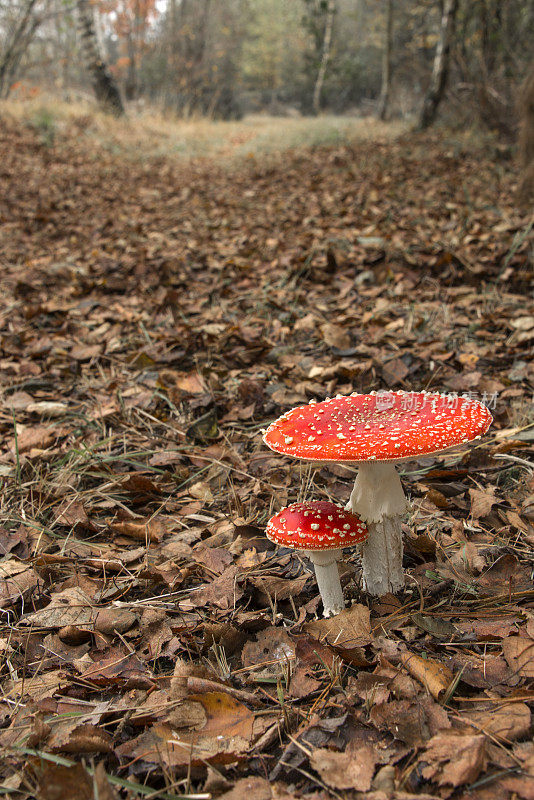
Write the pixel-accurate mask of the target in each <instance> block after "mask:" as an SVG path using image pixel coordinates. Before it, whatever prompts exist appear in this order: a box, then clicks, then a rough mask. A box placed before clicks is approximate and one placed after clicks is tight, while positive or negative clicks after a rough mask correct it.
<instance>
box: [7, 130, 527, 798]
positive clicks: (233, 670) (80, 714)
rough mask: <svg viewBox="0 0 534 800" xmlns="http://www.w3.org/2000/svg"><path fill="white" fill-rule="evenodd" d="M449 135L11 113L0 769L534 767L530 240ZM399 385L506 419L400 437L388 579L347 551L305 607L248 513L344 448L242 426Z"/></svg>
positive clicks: (312, 493)
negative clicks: (417, 451) (269, 446)
mask: <svg viewBox="0 0 534 800" xmlns="http://www.w3.org/2000/svg"><path fill="white" fill-rule="evenodd" d="M443 137H444V135H442V138H441V139H440V138H438V137H437V136H436V135H435V134H425V135H414V134H411V135H410V137H409V138H408V137H405V138H400V139H397V140H386V139H384V140H381V141H377V142H373V143H370V142H355V143H354V144H353V145H350V146H338V145H336V146H332V147H320V148H312V149H301V150H294V151H289V152H286V153H280V154H272V155H270V156H268V157H265V156H262V157H261V158H259V157H256V156H252V157H251V158H250V159H247V160H246V162H243V163H242V164H241V165H236V164H235V163H233V164H232V165H231V167H230V166H228V165H225V164H224V163H219V164H215V163H213V162H207V161H200V160H199V161H191V162H188V163H187V164H180V163H177V162H173V161H170V160H166V159H163V158H162V159H152V160H147V161H146V162H143V163H141V162H139V163H137V162H131V161H128V162H126V161H123V160H121V159H120V158H118V157H117V156H113V155H112V154H110V153H108V152H102V151H101V150H99V151H98V152H96V151H95V152H93V151H92V150H91V147H92V145H91V143H90V142H85V141H82V140H72V141H70V140H66V139H65V140H60V139H58V141H57V142H56V143H55V144H54V145H53V146H45V145H43V144H42V143H39V142H37V140H36V139H35V135H34V133H33V132H32V131H31V130H30V129H28V128H25V127H24V126H23V125H17V126H15V125H14V124H13V123H11V122H9V120H3V121H2V123H1V127H0V150H1V152H2V164H3V184H2V190H1V192H2V194H1V196H0V214H1V219H2V225H3V228H2V230H1V232H0V251H1V256H2V265H3V278H4V279H3V293H2V297H1V299H0V316H1V319H0V326H1V327H0V338H1V343H2V350H1V354H0V366H1V372H0V376H1V377H0V392H1V394H2V401H3V402H2V403H1V405H0V425H1V426H2V434H3V435H2V440H1V450H0V481H2V518H1V520H0V524H1V526H2V527H1V528H0V546H1V552H2V561H1V563H0V608H1V610H2V625H1V628H0V652H1V654H2V674H1V676H0V677H1V680H2V697H1V700H0V722H1V730H0V742H1V744H2V757H1V759H0V762H1V776H2V784H1V786H2V791H3V793H4V794H7V795H8V796H11V795H12V796H14V797H15V796H16V797H22V798H24V797H26V798H31V797H38V798H39V800H52V799H53V798H58V797H69V798H72V799H73V800H78V798H80V800H85V798H87V800H89V799H90V798H96V797H98V798H100V800H102V798H105V800H115V799H116V798H119V797H128V798H137V797H151V798H154V799H156V798H177V797H190V798H194V797H198V798H208V797H214V798H225V800H234V798H241V797H244V796H247V794H250V795H251V796H254V797H259V798H265V800H275V799H276V800H291V798H301V797H303V798H304V797H309V798H314V800H320V799H321V798H326V797H336V798H340V797H341V798H349V799H351V798H368V800H389V798H393V800H395V798H396V799H397V800H409V798H412V797H413V798H415V797H417V798H458V799H460V798H465V797H469V798H475V800H476V799H478V800H486V798H490V797H491V798H493V797H497V796H498V797H499V798H503V800H516V798H519V800H530V798H532V797H534V794H533V786H534V746H533V744H532V719H531V709H532V704H533V702H534V692H533V689H532V678H533V677H534V611H533V608H534V588H533V583H532V570H533V566H534V562H533V557H532V544H533V542H534V478H533V474H534V466H533V465H534V461H533V459H532V455H533V448H534V435H533V433H532V428H533V426H534V412H533V408H534V407H533V403H532V400H533V396H534V368H533V367H532V363H533V360H532V355H533V350H532V348H533V347H534V322H533V320H534V302H533V301H532V299H531V298H532V287H533V284H534V264H533V261H532V254H533V250H532V246H533V243H532V238H530V239H529V237H528V235H525V236H523V235H522V234H523V233H524V232H525V231H528V225H529V219H528V215H526V214H525V213H522V212H521V211H519V210H517V209H516V208H515V206H514V187H515V183H516V180H517V174H516V173H515V171H514V166H513V164H512V163H511V162H508V161H507V162H506V163H505V164H500V163H495V162H494V161H493V160H492V159H491V157H490V154H489V153H488V152H487V151H484V150H483V149H482V148H481V147H479V146H478V145H476V144H475V143H473V142H472V141H468V140H467V139H461V138H459V137H458V138H456V139H454V138H452V137H451V136H448V137H447V136H445V137H444V138H443ZM154 186H157V187H158V191H159V195H160V198H161V201H160V202H158V203H157V204H154V203H153V202H151V201H148V200H147V199H146V198H147V197H150V196H151V195H150V194H147V191H146V190H147V189H148V190H150V189H153V187H154ZM495 187H498V192H496V191H495ZM518 234H519V238H517V237H518ZM517 241H520V244H519V245H518V246H515V244H514V242H517ZM411 388H413V389H421V388H431V389H435V390H439V391H444V392H456V393H459V394H463V393H467V394H468V395H469V394H470V396H473V397H477V398H478V399H481V400H484V401H486V402H487V403H488V404H489V405H490V406H491V407H492V411H493V413H494V416H495V423H494V426H493V428H492V429H491V431H490V434H489V435H488V436H487V437H486V439H485V440H484V441H482V442H479V443H476V444H475V445H474V446H473V447H471V448H469V449H466V450H464V451H461V452H459V453H456V454H454V455H453V454H451V455H446V456H442V457H441V458H439V459H438V458H433V457H428V458H426V459H422V460H421V461H419V462H408V463H406V464H405V465H403V474H402V480H403V482H404V484H405V487H406V489H407V491H408V493H409V494H410V496H411V500H412V513H411V514H410V517H409V518H408V520H407V522H406V525H405V543H406V552H405V565H406V568H407V574H408V579H407V583H406V588H405V590H404V591H403V592H402V593H400V594H399V595H398V596H395V597H393V596H386V597H384V598H380V599H379V600H375V599H372V600H370V599H369V598H367V597H366V596H365V595H364V594H363V593H362V592H361V589H360V586H359V560H358V554H357V553H355V552H351V553H348V554H347V555H346V556H345V563H344V564H343V565H342V571H341V577H342V582H343V584H344V591H345V596H346V598H347V599H348V600H349V607H347V609H346V610H345V611H344V612H342V614H340V615H338V616H337V617H333V618H330V619H322V618H321V606H320V601H319V599H318V596H317V589H316V585H315V581H314V577H313V572H312V571H311V570H310V568H309V565H308V564H307V562H306V559H305V558H304V557H302V556H301V555H299V554H296V553H294V552H290V551H288V550H284V549H280V550H275V549H274V546H273V545H272V544H271V543H270V542H269V541H268V540H267V539H266V538H265V537H264V535H263V530H264V527H265V523H266V521H267V519H268V517H269V516H270V514H271V513H272V512H273V511H276V510H278V509H280V508H281V507H282V506H283V505H286V504H288V503H290V502H294V501H295V500H297V499H306V498H310V499H311V498H313V499H331V500H334V501H337V502H341V503H344V502H346V500H347V498H348V495H349V493H350V485H351V480H352V479H353V477H354V470H353V469H352V467H351V466H334V467H331V468H327V467H323V466H321V465H316V466H315V467H313V468H309V467H306V466H303V465H300V464H298V463H294V462H291V461H289V460H287V459H284V458H283V457H278V456H276V455H275V454H273V453H272V452H270V451H267V450H266V448H264V447H263V446H262V444H261V436H260V429H261V427H263V426H265V424H266V423H267V422H269V421H270V420H272V419H273V418H275V417H276V416H278V415H279V414H280V413H282V411H284V410H286V409H287V408H289V407H290V406H291V405H294V404H298V403H306V402H308V401H309V400H310V399H311V398H313V397H316V398H318V399H323V398H324V397H326V396H329V395H331V394H335V393H339V394H344V393H349V392H352V391H364V392H366V391H370V390H376V389H411Z"/></svg>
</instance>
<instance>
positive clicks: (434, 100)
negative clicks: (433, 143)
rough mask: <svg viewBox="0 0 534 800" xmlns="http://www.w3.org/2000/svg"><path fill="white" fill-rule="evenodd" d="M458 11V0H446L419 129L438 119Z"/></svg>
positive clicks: (447, 74)
mask: <svg viewBox="0 0 534 800" xmlns="http://www.w3.org/2000/svg"><path fill="white" fill-rule="evenodd" d="M457 11H458V0H445V3H444V4H443V13H442V15H441V28H440V35H439V39H438V44H437V47H436V54H435V56H434V66H433V69H432V77H431V79H430V86H429V87H428V91H427V93H426V96H425V99H424V100H423V105H422V108H421V113H420V115H419V122H418V125H417V127H418V129H419V130H424V129H425V128H428V127H430V125H432V123H433V122H434V120H435V119H436V116H437V113H438V107H439V104H440V103H441V101H442V99H443V95H444V94H445V88H446V86H447V78H448V76H449V62H450V51H451V44H452V41H453V37H454V26H455V22H456V13H457Z"/></svg>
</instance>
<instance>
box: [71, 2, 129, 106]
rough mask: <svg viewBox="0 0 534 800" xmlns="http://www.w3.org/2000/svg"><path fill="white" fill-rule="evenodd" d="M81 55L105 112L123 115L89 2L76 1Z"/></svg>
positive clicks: (116, 88)
mask: <svg viewBox="0 0 534 800" xmlns="http://www.w3.org/2000/svg"><path fill="white" fill-rule="evenodd" d="M76 8H77V10H78V25H79V30H80V38H81V49H82V54H83V57H84V60H85V63H86V66H87V69H88V70H89V73H90V75H91V79H92V82H93V89H94V91H95V95H96V99H97V100H98V102H99V104H100V105H101V107H102V108H103V109H104V110H105V111H110V112H111V113H112V114H115V116H117V117H120V116H122V115H123V114H124V105H123V103H122V98H121V96H120V92H119V88H118V86H117V83H116V81H115V79H114V78H113V76H112V74H111V72H110V71H109V69H108V66H107V64H106V62H105V61H104V57H103V55H102V53H101V52H100V46H99V43H98V39H97V35H96V30H95V21H94V17H93V8H92V6H91V2H90V0H76Z"/></svg>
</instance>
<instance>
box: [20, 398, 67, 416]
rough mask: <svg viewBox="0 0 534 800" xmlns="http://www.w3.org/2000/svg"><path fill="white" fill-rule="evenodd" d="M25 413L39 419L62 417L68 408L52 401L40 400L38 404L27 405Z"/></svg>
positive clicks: (63, 404)
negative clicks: (35, 415)
mask: <svg viewBox="0 0 534 800" xmlns="http://www.w3.org/2000/svg"><path fill="white" fill-rule="evenodd" d="M26 411H27V412H28V414H38V415H39V416H40V417H63V416H64V415H65V413H66V412H67V411H68V406H67V405H66V404H65V403H59V402H57V401H54V400H41V401H39V402H38V403H28V405H27V406H26Z"/></svg>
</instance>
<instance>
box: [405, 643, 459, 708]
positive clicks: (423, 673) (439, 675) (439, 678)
mask: <svg viewBox="0 0 534 800" xmlns="http://www.w3.org/2000/svg"><path fill="white" fill-rule="evenodd" d="M400 661H401V664H403V665H404V666H405V667H406V669H407V670H408V672H409V673H410V675H413V676H414V678H417V680H418V681H420V682H421V683H422V684H423V686H426V688H427V689H428V691H429V692H430V694H431V695H432V697H433V698H434V699H435V700H439V698H440V695H441V694H442V693H443V692H445V691H446V689H447V688H448V686H450V683H451V681H452V679H453V674H452V672H451V671H450V669H449V668H448V667H446V666H444V665H443V664H440V663H439V661H435V660H434V659H430V658H421V657H420V656H417V655H415V654H414V653H409V652H405V653H401V656H400Z"/></svg>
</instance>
